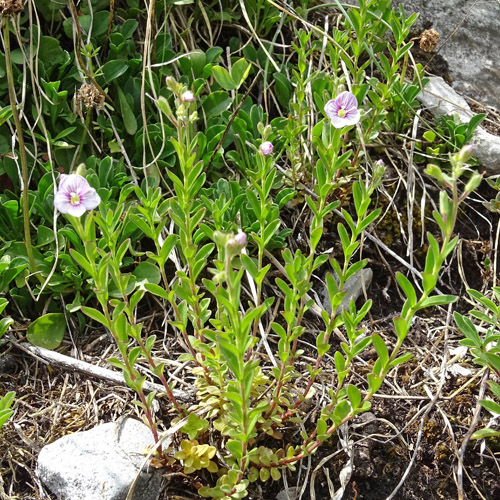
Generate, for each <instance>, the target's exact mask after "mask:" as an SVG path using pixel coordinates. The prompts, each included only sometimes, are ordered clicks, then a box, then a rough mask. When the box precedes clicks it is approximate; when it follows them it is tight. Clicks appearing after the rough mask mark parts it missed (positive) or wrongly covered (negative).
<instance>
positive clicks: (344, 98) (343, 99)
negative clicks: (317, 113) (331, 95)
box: [335, 90, 358, 111]
mask: <svg viewBox="0 0 500 500" xmlns="http://www.w3.org/2000/svg"><path fill="white" fill-rule="evenodd" d="M335 100H336V101H337V103H338V104H339V106H341V107H342V108H343V109H345V110H346V111H347V110H350V109H352V108H357V107H358V100H357V99H356V97H354V95H353V94H351V93H350V92H348V91H347V90H344V92H341V93H340V94H339V95H338V96H337V98H336V99H335Z"/></svg>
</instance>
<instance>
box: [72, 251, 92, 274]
mask: <svg viewBox="0 0 500 500" xmlns="http://www.w3.org/2000/svg"><path fill="white" fill-rule="evenodd" d="M69 253H70V255H71V257H73V259H74V260H75V261H76V263H77V264H78V265H79V266H80V267H82V268H83V269H84V270H85V271H86V272H87V273H88V274H90V276H93V272H92V267H91V266H90V262H89V261H88V260H87V259H86V258H85V257H84V256H83V255H82V254H81V253H78V252H77V251H76V250H74V249H73V248H71V249H70V251H69Z"/></svg>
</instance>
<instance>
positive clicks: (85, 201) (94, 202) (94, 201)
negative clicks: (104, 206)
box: [80, 187, 101, 210]
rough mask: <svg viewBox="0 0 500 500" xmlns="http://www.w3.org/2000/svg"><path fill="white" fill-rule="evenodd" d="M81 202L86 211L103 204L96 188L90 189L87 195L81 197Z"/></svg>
mask: <svg viewBox="0 0 500 500" xmlns="http://www.w3.org/2000/svg"><path fill="white" fill-rule="evenodd" d="M80 202H81V204H82V205H83V206H84V207H85V209H86V210H92V209H93V208H95V207H97V206H98V205H99V203H101V198H100V197H99V195H98V194H97V191H96V190H95V189H94V188H91V187H89V188H88V189H87V191H86V192H85V193H83V194H81V195H80Z"/></svg>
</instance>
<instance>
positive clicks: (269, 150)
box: [260, 141, 274, 156]
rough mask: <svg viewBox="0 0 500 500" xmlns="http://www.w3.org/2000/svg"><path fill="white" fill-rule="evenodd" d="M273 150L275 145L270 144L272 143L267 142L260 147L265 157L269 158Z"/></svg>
mask: <svg viewBox="0 0 500 500" xmlns="http://www.w3.org/2000/svg"><path fill="white" fill-rule="evenodd" d="M273 148H274V146H273V143H272V142H270V141H266V142H263V143H262V144H261V145H260V152H261V153H262V154H263V155H264V156H267V155H270V154H271V153H272V152H273Z"/></svg>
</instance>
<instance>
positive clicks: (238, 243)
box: [226, 230, 247, 255]
mask: <svg viewBox="0 0 500 500" xmlns="http://www.w3.org/2000/svg"><path fill="white" fill-rule="evenodd" d="M246 244H247V235H246V233H244V232H243V231H241V230H240V231H238V234H237V235H236V236H233V237H232V238H231V239H230V240H229V241H228V242H227V243H226V250H227V251H228V252H230V253H231V254H232V255H237V254H239V253H240V252H241V251H242V250H243V248H244V247H245V245H246Z"/></svg>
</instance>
